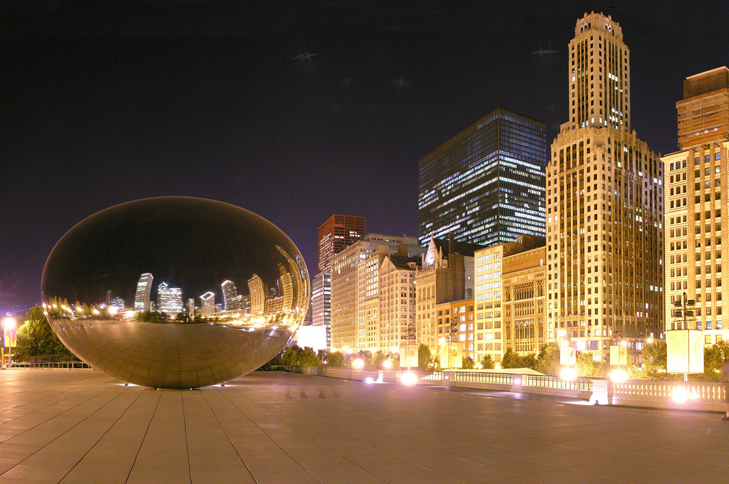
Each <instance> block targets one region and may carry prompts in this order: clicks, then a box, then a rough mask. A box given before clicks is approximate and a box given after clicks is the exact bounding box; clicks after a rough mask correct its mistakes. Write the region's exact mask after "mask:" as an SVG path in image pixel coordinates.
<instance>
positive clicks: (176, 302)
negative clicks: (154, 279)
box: [157, 282, 182, 316]
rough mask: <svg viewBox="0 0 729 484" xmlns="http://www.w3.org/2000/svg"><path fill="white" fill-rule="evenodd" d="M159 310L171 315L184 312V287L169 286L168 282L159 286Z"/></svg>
mask: <svg viewBox="0 0 729 484" xmlns="http://www.w3.org/2000/svg"><path fill="white" fill-rule="evenodd" d="M157 310H158V311H160V312H163V313H167V314H169V315H171V316H177V315H178V314H180V313H181V312H182V289H180V288H179V287H169V285H168V284H167V283H166V282H163V283H162V284H160V285H159V286H157Z"/></svg>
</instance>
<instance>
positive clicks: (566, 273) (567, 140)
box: [547, 13, 664, 361]
mask: <svg viewBox="0 0 729 484" xmlns="http://www.w3.org/2000/svg"><path fill="white" fill-rule="evenodd" d="M569 55H570V57H569V79H568V83H569V109H570V121H569V122H567V123H565V124H563V125H562V127H561V130H560V133H559V135H558V136H557V138H556V139H555V140H554V142H553V143H552V146H551V150H550V161H549V164H548V166H547V340H548V341H550V340H551V341H552V342H558V340H559V339H560V338H561V337H569V338H570V339H571V341H573V342H574V344H575V346H576V347H577V349H578V350H581V351H591V352H594V353H595V357H596V358H599V357H600V356H601V355H605V354H607V353H608V352H609V348H610V345H612V344H615V343H616V342H617V341H618V340H626V341H627V344H628V349H629V350H630V353H631V355H632V357H633V360H634V361H637V360H638V359H639V358H640V356H639V355H640V350H641V349H642V346H643V344H644V341H645V339H646V338H648V337H654V338H656V337H659V336H660V335H661V334H662V332H663V330H664V328H663V326H664V325H663V259H664V255H663V165H662V163H661V161H660V159H659V156H658V155H656V154H655V153H654V152H653V151H651V150H650V149H649V148H648V146H647V145H646V143H645V142H643V141H641V140H639V139H638V137H637V135H636V133H635V131H632V132H631V131H630V66H629V51H628V47H627V46H626V45H625V43H624V42H623V35H622V29H621V28H620V26H619V25H618V24H617V22H615V21H614V20H612V19H611V18H610V17H609V16H607V17H606V16H604V15H602V14H596V13H590V14H589V15H588V14H586V15H585V16H584V17H583V18H581V19H579V20H578V21H577V26H576V27H575V38H574V39H573V40H572V41H571V42H570V50H569ZM562 331H563V332H562ZM560 333H561V334H562V335H563V336H560Z"/></svg>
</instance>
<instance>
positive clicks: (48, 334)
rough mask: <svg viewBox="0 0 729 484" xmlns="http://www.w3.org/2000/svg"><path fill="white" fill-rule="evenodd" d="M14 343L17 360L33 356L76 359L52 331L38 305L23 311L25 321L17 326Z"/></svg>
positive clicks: (52, 358)
mask: <svg viewBox="0 0 729 484" xmlns="http://www.w3.org/2000/svg"><path fill="white" fill-rule="evenodd" d="M16 345H17V347H16V349H15V355H16V359H17V360H18V361H27V360H29V359H30V358H33V357H39V358H43V359H47V360H52V361H68V360H77V358H76V357H75V356H74V355H73V353H71V352H70V351H68V349H67V348H66V347H65V346H63V343H61V340H60V339H58V336H56V333H54V332H53V329H52V328H51V325H50V324H48V321H47V320H46V316H45V314H43V309H42V308H41V307H40V306H33V307H32V308H30V309H29V310H28V312H27V313H25V322H24V323H23V325H22V326H21V327H20V328H18V333H17V343H16Z"/></svg>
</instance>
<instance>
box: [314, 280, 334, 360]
mask: <svg viewBox="0 0 729 484" xmlns="http://www.w3.org/2000/svg"><path fill="white" fill-rule="evenodd" d="M331 278H332V275H331V273H330V271H324V272H320V273H319V274H317V275H315V276H314V278H313V279H312V280H311V321H312V325H313V326H323V327H324V334H325V336H326V342H327V346H330V345H331V338H332V332H331V327H332V326H331V304H332V296H331V290H332V283H331Z"/></svg>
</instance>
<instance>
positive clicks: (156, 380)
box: [41, 197, 310, 388]
mask: <svg viewBox="0 0 729 484" xmlns="http://www.w3.org/2000/svg"><path fill="white" fill-rule="evenodd" d="M41 290H42V297H43V304H44V308H45V312H46V316H47V318H48V321H49V323H50V324H51V327H52V328H53V330H54V331H55V333H56V334H57V335H58V337H59V338H60V339H61V341H62V342H63V343H64V344H65V345H66V346H67V347H68V348H69V349H70V350H71V351H72V352H73V353H74V354H75V355H76V356H78V357H79V358H80V359H82V360H84V361H85V362H87V363H88V364H89V365H90V366H92V367H94V368H96V369H98V370H101V371H103V372H104V373H106V374H108V375H110V376H113V377H115V378H118V379H120V380H123V381H127V382H130V383H134V384H138V385H144V386H148V387H156V388H197V387H203V386H208V385H214V384H216V383H221V382H225V381H228V380H230V379H233V378H236V377H238V376H241V375H244V374H247V373H249V372H251V371H253V370H255V369H256V368H258V367H259V366H261V365H262V364H264V363H266V362H267V361H268V360H270V359H271V358H272V357H273V356H275V355H276V354H277V353H279V352H280V351H281V350H282V349H283V348H284V346H285V345H286V344H287V343H288V342H289V341H290V340H291V338H292V337H293V336H294V334H295V332H296V330H297V329H298V327H299V326H300V324H301V322H302V320H303V318H304V316H305V315H306V311H307V308H308V304H309V296H310V285H309V275H308V272H307V269H306V265H305V264H304V260H303V258H302V257H301V254H300V253H299V251H298V249H297V248H296V246H295V245H294V244H293V242H292V241H291V240H290V239H289V238H288V237H287V236H286V235H285V234H284V233H283V232H282V231H281V230H280V229H278V228H277V227H276V226H274V225H273V224H271V223H270V222H268V221H267V220H265V219H264V218H262V217H260V216H258V215H256V214H254V213H252V212H249V211H247V210H244V209H242V208H239V207H235V206H233V205H229V204H225V203H222V202H216V201H212V200H205V199H199V198H190V197H161V198H150V199H145V200H137V201H134V202H129V203H125V204H122V205H117V206H115V207H111V208H108V209H106V210H103V211H101V212H99V213H97V214H95V215H92V216H90V217H88V218H87V219H85V220H83V221H82V222H80V223H79V224H77V225H76V226H75V227H73V228H72V229H71V230H70V231H69V232H68V233H66V235H64V236H63V237H62V238H61V240H60V241H59V242H58V243H57V244H56V246H55V247H54V249H53V251H52V252H51V254H50V255H49V257H48V260H47V261H46V265H45V268H44V270H43V277H42V283H41Z"/></svg>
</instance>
